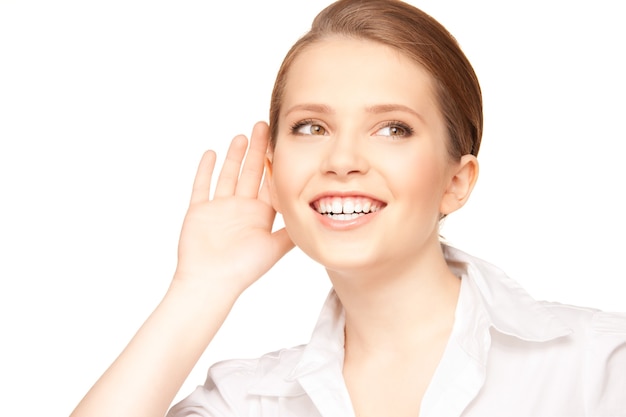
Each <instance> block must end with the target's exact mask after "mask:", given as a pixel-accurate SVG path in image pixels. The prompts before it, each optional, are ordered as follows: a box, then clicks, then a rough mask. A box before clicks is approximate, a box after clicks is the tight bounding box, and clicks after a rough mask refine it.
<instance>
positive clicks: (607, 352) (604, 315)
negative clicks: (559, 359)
mask: <svg viewBox="0 0 626 417" xmlns="http://www.w3.org/2000/svg"><path fill="white" fill-rule="evenodd" d="M543 304H544V306H545V307H546V308H548V309H549V310H550V311H552V313H554V314H555V315H556V316H557V317H559V319H561V320H562V321H563V322H564V323H565V324H566V325H567V326H568V327H570V328H571V329H572V333H571V334H570V336H569V340H570V342H571V343H572V345H573V346H576V350H577V351H578V352H579V353H580V355H579V358H580V361H581V366H582V372H581V376H582V382H583V384H584V386H585V389H584V396H585V397H586V401H585V402H586V404H587V405H588V407H589V410H588V412H589V414H591V415H624V413H626V396H624V393H626V377H624V375H626V313H613V312H605V311H601V310H597V309H592V308H585V307H577V306H571V305H564V304H558V303H543Z"/></svg>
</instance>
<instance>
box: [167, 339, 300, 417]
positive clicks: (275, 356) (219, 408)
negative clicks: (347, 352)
mask: <svg viewBox="0 0 626 417" xmlns="http://www.w3.org/2000/svg"><path fill="white" fill-rule="evenodd" d="M304 348H305V345H302V346H296V347H293V348H288V349H281V350H278V351H275V352H270V353H267V354H265V355H263V356H261V357H259V358H254V359H230V360H225V361H221V362H217V363H215V364H214V365H212V366H211V367H210V368H209V371H208V375H207V379H206V381H205V383H204V385H202V386H199V387H198V388H197V389H196V390H195V391H193V392H192V393H191V394H190V395H189V396H187V397H186V398H185V399H183V400H182V401H181V402H179V403H178V404H176V405H175V406H174V407H172V409H171V410H170V411H169V413H168V417H176V416H187V415H194V416H203V417H211V416H218V415H219V416H239V415H247V414H248V412H249V410H250V409H251V408H252V409H253V408H254V404H253V403H254V402H255V401H256V400H258V396H259V395H269V394H270V393H271V392H273V391H278V392H280V393H281V394H282V395H286V396H289V395H300V394H301V393H302V388H301V387H300V385H299V384H298V383H297V382H296V381H294V380H291V379H290V378H289V375H290V373H291V372H292V370H293V369H294V367H295V366H296V365H297V364H298V362H299V360H300V358H301V356H302V353H303V351H304Z"/></svg>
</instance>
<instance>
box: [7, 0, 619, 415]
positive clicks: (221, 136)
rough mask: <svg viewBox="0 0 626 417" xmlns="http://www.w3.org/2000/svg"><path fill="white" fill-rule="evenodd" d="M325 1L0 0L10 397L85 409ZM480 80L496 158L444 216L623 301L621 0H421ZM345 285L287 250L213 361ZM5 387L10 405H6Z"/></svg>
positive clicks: (473, 234) (550, 271) (552, 291)
mask: <svg viewBox="0 0 626 417" xmlns="http://www.w3.org/2000/svg"><path fill="white" fill-rule="evenodd" d="M326 4H327V1H321V0H315V1H311V0H307V1H300V2H296V1H287V0H283V1H278V0H272V1H264V2H253V1H229V2H219V6H213V5H210V2H209V1H185V2H174V1H143V0H124V1H122V0H113V1H107V2H104V1H99V2H96V1H78V0H76V1H69V0H57V1H29V0H23V1H7V0H0V198H1V202H0V279H1V283H0V320H1V329H0V330H1V335H2V336H1V337H2V342H0V349H1V355H0V384H1V391H0V392H2V397H3V400H2V406H1V407H2V412H1V413H2V414H3V415H47V416H63V415H68V414H69V413H70V412H71V410H72V409H73V407H74V406H75V405H76V404H77V403H78V401H79V400H80V398H81V397H82V396H83V395H84V394H85V392H86V391H87V390H88V389H89V387H90V386H91V385H92V384H93V383H94V382H95V380H96V379H97V378H98V376H99V375H100V374H101V373H102V372H103V371H104V370H105V369H106V367H107V366H108V365H109V364H110V363H111V362H112V361H113V359H114V358H115V357H116V355H117V354H118V353H119V352H120V351H121V350H122V348H123V347H124V346H125V345H126V343H127V341H128V340H129V339H130V338H131V336H132V335H133V334H134V332H135V330H136V329H137V328H138V327H139V326H140V324H141V323H142V322H143V320H144V319H145V318H146V317H147V315H148V314H149V313H150V312H151V310H152V309H153V308H154V306H155V305H156V304H157V302H158V301H159V300H160V298H161V296H162V295H163V294H164V292H165V290H166V288H167V286H168V282H169V280H170V278H171V276H172V272H173V270H174V267H175V263H176V246H177V240H178V232H179V228H180V225H181V222H182V219H183V215H184V213H185V209H186V204H187V201H188V197H189V191H190V186H191V182H192V180H193V175H194V172H195V169H196V166H197V162H198V160H199V158H200V156H201V153H202V152H203V151H204V150H205V149H207V148H212V149H216V150H217V151H218V153H219V154H220V155H222V156H223V154H224V150H225V147H226V145H227V144H228V141H229V140H230V138H231V137H232V136H234V135H235V134H238V133H246V134H247V133H249V131H250V129H251V127H252V124H253V123H254V122H255V121H257V120H260V119H265V120H266V119H267V113H268V103H269V95H270V91H271V88H272V85H273V79H274V75H275V73H276V70H277V69H278V66H279V64H280V62H281V60H282V57H283V56H284V54H285V52H286V51H287V49H288V48H289V46H290V45H291V44H292V43H293V42H294V41H295V40H296V39H297V38H298V37H299V36H300V35H301V34H303V33H304V32H305V31H306V29H307V28H308V27H309V25H310V22H311V20H312V18H313V17H314V15H315V14H316V13H317V12H318V11H319V10H320V9H321V8H322V7H324V6H326ZM414 4H416V5H419V6H420V7H421V8H422V9H423V10H425V11H426V12H428V13H430V14H431V15H433V16H434V17H435V18H437V19H439V20H440V21H441V22H442V23H443V24H444V25H446V26H447V27H448V29H449V30H450V31H451V32H452V33H453V34H454V35H455V36H456V37H457V39H458V40H459V42H460V43H461V45H462V47H463V48H464V50H465V51H466V53H467V55H468V57H469V58H470V60H471V61H472V62H473V64H474V66H475V69H476V71H477V73H478V76H479V79H480V80H481V83H482V88H483V91H484V102H485V126H486V127H485V134H484V141H483V147H482V150H481V154H480V158H479V159H480V161H481V169H482V171H481V178H480V180H479V184H478V186H477V188H476V190H475V194H474V195H473V197H472V199H471V201H470V202H469V203H468V205H467V206H466V207H465V208H464V209H463V210H462V211H461V212H460V213H458V214H455V215H453V216H451V217H450V218H449V219H448V220H447V222H446V224H445V226H444V228H443V234H444V235H445V236H446V237H447V238H448V240H449V241H450V242H451V243H452V244H453V245H456V246H459V247H460V248H462V249H464V250H466V251H468V252H470V253H473V254H475V255H477V256H479V257H482V258H485V259H488V260H489V261H491V262H492V263H494V264H496V265H498V266H500V267H502V268H503V269H504V270H505V271H507V272H508V273H509V275H511V276H512V277H513V278H515V279H516V280H518V281H519V282H521V283H522V285H523V286H524V287H526V288H527V289H528V290H529V292H530V293H531V294H532V295H534V296H535V297H536V298H539V299H548V300H558V301H561V302H564V303H569V304H580V305H587V306H594V307H598V308H602V309H605V310H620V311H623V310H626V302H625V301H624V290H623V280H624V278H626V276H625V274H624V271H623V264H624V257H623V255H622V252H623V249H624V235H625V233H626V222H625V220H624V213H625V212H626V203H625V199H624V196H623V194H624V192H625V188H626V187H624V180H625V174H624V169H625V168H624V151H626V134H625V133H624V132H625V121H626V105H625V98H626V82H625V81H624V79H625V78H624V74H626V66H625V64H624V62H625V61H626V59H624V58H625V57H624V55H625V54H624V44H623V43H624V39H626V25H624V24H623V20H624V13H622V12H621V11H620V10H621V8H622V7H621V6H620V2H617V1H598V2H594V3H593V6H591V2H588V1H587V2H582V1H577V2H570V1H554V0H553V1H539V0H532V1H526V2H523V3H522V2H517V3H512V2H506V3H505V2H498V3H496V2H495V1H493V2H492V1H471V2H466V1H440V0H424V1H420V2H417V1H414ZM328 289H329V284H328V281H327V278H326V277H325V274H324V271H323V270H322V269H321V267H320V266H318V265H316V264H313V263H312V262H311V261H309V260H308V259H307V258H306V257H304V256H303V255H302V254H301V253H299V252H297V251H295V250H294V251H292V252H291V253H290V254H289V255H288V256H287V257H286V258H285V259H283V261H281V262H280V263H279V265H277V266H276V268H275V269H273V270H272V271H271V272H270V273H269V274H268V276H267V277H266V278H264V279H263V280H261V281H260V282H258V283H257V284H255V285H254V286H253V287H252V288H250V290H249V291H248V292H246V293H245V294H244V295H243V296H242V297H241V299H240V300H239V301H238V303H237V305H236V306H235V309H234V311H233V312H232V314H231V316H229V318H228V320H227V322H226V323H225V325H224V326H223V328H222V329H221V330H220V333H219V334H218V336H217V338H216V339H215V341H214V343H213V344H212V345H211V346H210V347H209V349H208V350H207V352H206V354H205V355H204V357H203V358H202V360H201V361H200V362H199V363H198V365H197V367H196V368H195V370H194V372H193V373H192V374H191V375H190V377H189V379H188V381H187V383H186V384H185V385H184V387H183V388H182V390H181V393H180V394H179V396H178V397H177V400H178V399H180V398H181V397H182V396H183V395H185V394H187V393H189V392H190V391H191V390H192V389H193V387H195V386H196V385H198V384H201V383H202V382H203V381H204V377H205V372H206V369H207V368H208V366H209V365H210V364H211V363H213V362H215V361H217V360H221V359H225V358H231V357H255V356H258V355H260V354H262V353H264V352H267V351H271V350H275V349H278V348H281V347H287V346H292V345H296V344H300V343H304V342H306V341H307V340H308V337H309V333H310V331H311V330H312V326H313V324H314V322H315V319H316V317H317V314H318V311H319V308H320V307H321V304H322V302H323V300H324V298H325V295H326V293H327V291H328ZM7 408H8V410H7Z"/></svg>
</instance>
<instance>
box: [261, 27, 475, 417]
mask: <svg viewBox="0 0 626 417" xmlns="http://www.w3.org/2000/svg"><path fill="white" fill-rule="evenodd" d="M433 91H434V90H433V82H432V78H431V76H430V75H429V74H428V73H427V72H426V71H425V70H424V69H423V68H421V67H420V66H418V65H417V64H415V63H414V62H413V61H411V60H410V59H409V58H407V57H405V56H403V55H402V54H400V53H399V52H397V51H395V50H393V49H391V48H389V47H387V46H384V45H381V44H377V43H373V42H369V41H362V40H353V39H342V38H335V39H331V40H328V41H324V42H321V43H318V44H315V45H313V46H312V47H311V48H309V49H307V50H306V52H305V53H304V54H302V55H301V56H299V57H298V58H297V59H296V60H295V61H294V63H293V66H292V67H291V69H290V71H289V75H288V78H287V84H286V93H285V96H284V104H283V107H282V113H281V114H280V118H279V135H278V140H277V145H276V148H275V150H274V152H273V154H271V155H270V159H271V162H270V172H271V189H272V198H273V201H274V206H275V207H277V208H278V209H279V210H280V212H281V213H282V215H283V217H284V220H285V225H286V226H287V230H288V232H289V236H290V237H291V239H292V241H293V242H294V243H295V244H296V245H298V246H299V247H300V248H302V250H303V251H305V252H306V253H307V254H308V255H309V256H311V257H312V258H313V259H315V260H316V261H318V262H320V263H321V264H322V265H324V266H326V269H327V271H328V275H329V277H330V279H331V281H332V283H333V286H334V288H335V291H336V292H337V294H338V296H339V298H340V299H341V301H342V304H343V305H344V307H345V310H346V358H345V368H344V376H345V378H346V383H347V386H348V390H349V391H350V394H351V397H352V400H353V405H354V407H355V410H356V411H357V415H359V416H362V415H363V416H364V415H373V416H376V415H395V416H401V415H405V414H406V415H417V413H418V412H419V405H420V401H421V396H422V394H423V392H424V391H425V389H426V387H427V386H428V382H429V381H430V378H431V376H432V374H433V373H434V370H435V368H436V366H437V364H438V362H439V359H440V357H441V355H442V354H443V350H444V347H445V344H446V342H447V339H448V336H449V334H450V331H451V328H452V324H453V321H454V310H455V306H456V300H457V297H458V292H459V288H460V280H459V279H458V278H457V277H455V276H454V275H453V274H452V273H451V272H450V270H449V269H448V267H447V265H446V263H445V260H444V257H443V254H442V251H441V246H440V243H439V227H438V224H439V218H440V216H441V215H442V214H449V213H451V212H452V211H454V210H456V209H458V208H460V207H461V206H462V205H463V204H464V202H465V201H466V199H467V197H468V196H469V193H470V192H471V189H472V187H473V184H474V182H475V180H476V175H477V162H476V159H475V158H474V157H473V156H465V157H463V158H461V160H460V161H455V160H452V159H450V156H449V154H448V152H447V148H446V143H447V139H446V138H447V134H446V128H445V123H444V120H443V117H442V115H441V113H440V111H439V108H438V106H437V104H436V99H435V95H434V92H433ZM294 125H295V126H296V127H297V128H296V129H294V128H293V126H294ZM394 133H396V134H395V135H394ZM346 195H347V196H350V197H351V198H352V199H358V198H360V197H361V196H363V197H364V198H365V196H367V198H371V199H373V200H375V201H377V202H382V204H380V203H376V204H379V205H381V206H382V208H381V209H380V210H379V211H377V212H376V213H373V214H367V215H364V216H362V217H359V218H358V219H356V220H355V219H351V220H345V221H341V220H338V221H330V222H329V221H328V217H326V216H323V215H321V214H319V213H318V212H317V211H315V210H313V209H312V208H311V204H312V202H313V205H315V201H316V199H317V198H318V197H319V196H324V197H325V198H331V199H332V198H338V197H342V196H346ZM390 300H393V302H390ZM378 381H403V383H402V384H400V385H402V388H403V389H398V385H399V384H380V383H379V382H378ZM385 386H386V387H388V389H385ZM390 404H391V405H390ZM390 407H392V408H391V409H390ZM390 411H391V413H390Z"/></svg>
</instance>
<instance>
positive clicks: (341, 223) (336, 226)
mask: <svg viewBox="0 0 626 417" xmlns="http://www.w3.org/2000/svg"><path fill="white" fill-rule="evenodd" d="M314 213H315V214H316V215H317V217H318V219H319V221H320V223H322V225H323V226H325V227H326V228H328V229H332V230H351V229H356V228H358V227H361V226H363V225H365V224H367V223H369V222H370V221H372V220H373V219H374V218H375V217H376V216H378V213H380V211H375V212H371V213H367V214H364V215H362V216H358V217H356V218H354V219H350V220H337V219H333V218H332V217H329V216H326V215H325V214H320V213H318V212H317V211H314Z"/></svg>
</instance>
